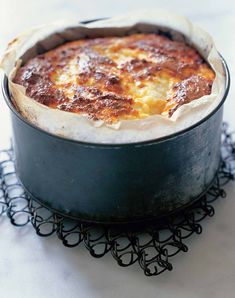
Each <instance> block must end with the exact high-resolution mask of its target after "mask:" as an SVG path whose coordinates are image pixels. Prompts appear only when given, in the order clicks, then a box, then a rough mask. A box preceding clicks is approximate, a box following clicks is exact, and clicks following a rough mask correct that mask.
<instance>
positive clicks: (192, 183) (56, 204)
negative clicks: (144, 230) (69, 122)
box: [2, 57, 230, 224]
mask: <svg viewBox="0 0 235 298" xmlns="http://www.w3.org/2000/svg"><path fill="white" fill-rule="evenodd" d="M221 59H222V62H223V65H224V71H225V91H224V95H223V98H222V99H221V101H220V104H219V105H218V106H217V107H216V108H215V109H214V110H213V111H212V112H211V113H210V114H208V115H207V117H205V118H204V119H202V120H201V121H199V122H198V123H196V124H195V125H193V126H191V127H188V128H187V129H184V130H182V131H179V132H177V133H174V134H171V135H168V136H166V137H162V138H158V139H154V140H150V141H144V142H138V143H130V144H120V145H119V144H94V143H87V142H79V141H74V140H70V139H67V138H63V137H60V136H57V135H53V134H51V133H48V132H46V131H44V130H42V129H40V128H39V127H37V126H35V125H33V124H31V123H29V122H28V121H27V120H26V119H25V118H23V116H22V115H21V114H20V113H19V112H18V111H17V110H16V109H15V107H14V105H13V103H12V101H11V96H10V93H9V89H8V79H7V77H6V76H5V77H4V79H3V84H2V90H3V95H4V98H5V101H6V103H7V104H8V107H9V108H10V114H11V120H12V127H13V148H14V154H15V161H16V162H15V163H16V171H17V174H18V176H19V178H20V180H21V182H22V184H23V186H24V188H25V190H26V191H27V192H28V193H29V194H30V195H31V196H32V197H33V198H34V199H35V200H36V201H38V202H40V203H41V204H42V205H45V206H46V207H48V208H50V209H52V210H54V211H56V212H58V213H60V214H63V215H65V216H68V217H70V218H76V219H79V220H81V221H88V222H99V223H109V224H110V223H134V222H141V221H145V220H151V219H156V218H158V219H159V218H161V217H164V216H166V215H168V214H170V213H172V212H175V211H177V210H178V209H179V208H183V207H185V206H188V205H189V204H191V203H192V202H194V201H195V200H197V199H198V198H200V196H201V195H202V194H203V193H204V192H205V191H206V190H207V189H208V187H209V186H210V185H211V184H212V182H213V180H214V177H215V175H216V173H217V170H218V168H219V164H220V143H221V124H222V115H223V103H224V101H225V99H226V97H227V94H228V91H229V86H230V75H229V70H228V67H227V65H226V62H225V61H224V59H223V58H222V57H221Z"/></svg>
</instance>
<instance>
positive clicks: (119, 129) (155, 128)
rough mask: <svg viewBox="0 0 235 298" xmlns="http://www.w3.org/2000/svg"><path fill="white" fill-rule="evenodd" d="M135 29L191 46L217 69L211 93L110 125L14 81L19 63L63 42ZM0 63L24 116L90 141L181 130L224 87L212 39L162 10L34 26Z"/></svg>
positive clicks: (198, 116)
mask: <svg viewBox="0 0 235 298" xmlns="http://www.w3.org/2000/svg"><path fill="white" fill-rule="evenodd" d="M136 32H143V33H150V32H151V33H152V32H155V33H161V34H162V33H165V34H169V35H170V36H171V37H172V38H173V39H174V40H183V41H186V42H187V43H188V44H190V45H191V46H193V47H195V48H196V49H197V50H198V51H199V52H200V54H201V55H202V56H203V57H204V59H205V60H206V61H207V62H208V63H209V64H210V65H211V67H212V68H213V70H214V71H215V73H216V78H215V81H214V83H213V86H212V92H211V94H210V95H208V96H203V97H201V98H200V99H197V100H194V101H192V102H191V103H189V104H185V105H183V106H181V107H180V108H179V109H178V110H177V111H176V112H175V113H174V114H173V116H172V117H171V118H165V117H163V116H160V115H153V116H150V117H148V118H145V119H141V120H123V121H120V122H118V123H117V124H115V125H111V126H110V125H106V124H105V123H103V122H102V121H93V120H91V119H89V118H88V117H87V116H85V115H79V114H75V113H69V112H64V111H60V110H57V109H51V108H48V107H47V106H44V105H42V104H40V103H38V102H36V101H35V100H33V99H31V98H29V97H28V96H26V95H25V88H24V87H22V86H20V85H17V84H14V83H13V82H12V79H13V78H14V75H15V72H16V70H17V69H18V67H19V66H20V65H21V64H22V63H24V62H25V61H27V60H28V59H30V58H32V57H34V56H36V55H38V54H41V53H43V52H45V51H48V50H50V49H52V48H55V47H57V46H58V45H60V44H63V43H64V42H66V41H71V40H76V39H81V38H87V37H89V38H92V37H97V36H112V35H113V36H122V35H127V34H133V33H136ZM1 67H2V68H3V69H4V71H5V73H6V75H7V76H8V78H9V87H10V91H11V94H12V98H13V100H14V103H15V105H16V106H17V108H18V110H19V111H20V113H21V114H22V115H23V116H24V117H25V118H27V119H28V120H29V121H30V122H32V123H34V124H36V125H37V126H39V127H41V128H42V129H44V130H46V131H49V132H51V133H53V134H56V135H60V136H63V137H66V138H70V139H74V140H80V141H86V142H91V143H131V142H139V141H144V140H149V139H156V138H159V137H163V136H166V135H169V134H172V133H174V132H177V131H180V130H182V129H184V128H186V127H189V126H191V125H193V124H195V123H196V122H198V121H199V120H201V119H202V118H204V117H205V116H206V115H208V114H209V113H210V112H211V111H212V110H213V109H214V108H215V107H216V106H217V105H218V104H219V103H220V101H221V98H222V95H223V93H224V85H225V83H224V82H225V77H224V70H223V65H222V62H221V59H220V56H219V54H218V52H217V50H216V48H215V45H214V42H213V40H212V38H211V37H210V36H209V35H208V34H207V33H206V32H204V31H203V30H201V29H200V28H198V27H196V26H194V25H193V24H192V23H191V22H190V21H188V20H187V19H185V18H184V17H182V16H179V15H176V14H173V13H169V12H166V11H151V12H149V11H145V12H143V11H142V12H135V13H130V14H126V15H124V16H119V17H114V18H111V19H107V20H101V21H97V22H93V23H91V24H88V25H78V24H74V23H73V24H71V23H67V22H57V23H53V24H49V25H45V26H41V27H38V28H35V29H33V30H30V31H28V32H26V33H24V34H22V35H21V36H19V37H17V38H16V39H15V40H14V41H12V42H11V43H10V44H9V47H8V49H7V50H6V52H5V55H4V57H3V58H2V61H1Z"/></svg>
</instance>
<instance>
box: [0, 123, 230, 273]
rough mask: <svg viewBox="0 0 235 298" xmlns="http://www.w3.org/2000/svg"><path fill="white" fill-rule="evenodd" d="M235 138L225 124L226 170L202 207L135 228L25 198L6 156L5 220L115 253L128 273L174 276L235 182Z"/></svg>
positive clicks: (1, 162) (1, 169) (0, 179)
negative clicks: (71, 215) (179, 259)
mask: <svg viewBox="0 0 235 298" xmlns="http://www.w3.org/2000/svg"><path fill="white" fill-rule="evenodd" d="M234 139H235V136H234V134H233V133H231V132H230V133H229V132H228V125H227V124H226V123H224V124H223V127H222V142H221V144H222V145H221V156H222V158H221V164H220V169H219V171H218V173H217V175H216V178H215V180H214V183H213V185H212V186H211V187H210V188H209V189H208V191H207V192H206V194H204V195H203V196H202V197H200V198H199V199H198V200H197V202H196V203H194V204H193V205H191V206H189V207H187V208H186V209H184V210H182V211H180V212H179V213H177V214H174V215H171V216H169V217H167V218H165V219H164V220H162V221H156V222H151V223H148V224H142V225H132V226H128V225H125V226H123V225H122V226H102V225H97V224H86V223H82V222H79V221H74V220H71V219H68V218H66V217H63V216H61V215H59V214H56V213H54V212H52V211H50V210H49V209H47V208H45V207H43V206H41V205H39V204H38V203H36V202H35V201H33V199H32V198H31V197H30V196H29V195H28V194H26V193H25V191H24V189H23V188H22V186H21V183H20V181H19V179H18V177H17V175H16V172H15V166H14V154H13V149H10V150H2V151H0V216H2V217H3V216H5V217H7V218H8V219H9V220H10V223H11V224H12V225H14V226H16V227H23V226H25V225H27V224H31V225H32V227H33V228H34V229H35V232H36V233H37V235H39V236H42V237H48V236H51V235H52V234H56V235H57V237H58V239H59V240H60V241H61V242H62V243H63V245H65V246H67V247H76V246H78V245H81V244H83V245H84V246H85V247H86V248H87V250H88V251H89V253H90V254H91V256H93V257H96V258H101V257H103V256H104V255H106V254H107V253H111V255H112V256H113V258H114V259H115V260H116V261H117V263H118V265H120V266H122V267H127V266H131V265H133V264H134V263H137V264H139V266H140V268H141V269H142V270H143V272H144V274H145V275H147V276H156V275H159V274H161V273H163V272H164V271H167V270H172V269H173V266H172V258H173V257H174V256H176V255H177V254H179V253H180V252H186V251H188V246H187V245H186V244H185V242H186V239H187V238H189V237H191V236H193V234H200V233H201V232H202V225H201V222H202V221H203V220H204V219H205V218H208V217H212V216H213V215H214V213H215V210H214V207H213V202H214V201H215V200H217V199H219V198H225V196H226V193H225V191H224V189H223V187H224V185H226V184H227V183H228V182H229V181H231V180H234V178H235V141H234Z"/></svg>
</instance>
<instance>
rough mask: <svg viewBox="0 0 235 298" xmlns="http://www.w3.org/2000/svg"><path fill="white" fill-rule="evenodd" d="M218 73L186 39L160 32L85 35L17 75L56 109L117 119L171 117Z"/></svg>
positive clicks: (30, 91)
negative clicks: (128, 34) (177, 38)
mask: <svg viewBox="0 0 235 298" xmlns="http://www.w3.org/2000/svg"><path fill="white" fill-rule="evenodd" d="M214 78H215V73H214V71H213V70H212V69H211V67H210V66H209V65H208V64H207V63H206V62H205V61H204V59H203V58H202V57H201V56H200V54H199V53H198V52H197V51H196V50H195V49H194V48H192V47H190V46H188V45H187V44H186V43H185V42H180V41H174V40H171V39H170V38H168V37H166V36H163V35H158V34H132V35H130V36H123V37H103V38H93V39H83V40H77V41H72V42H68V43H65V44H64V45H62V46H59V47H57V48H55V49H53V50H51V51H48V52H46V53H44V54H41V55H37V56H36V57H34V58H32V59H30V60H29V61H27V63H26V64H25V65H24V66H22V67H20V68H19V69H18V71H17V73H16V76H15V78H14V80H13V82H14V83H16V84H19V85H22V86H24V87H25V88H26V95H27V96H29V97H30V98H33V99H34V100H36V101H37V102H39V103H41V104H43V105H46V106H48V107H50V108H53V109H59V110H62V111H67V112H72V113H79V114H82V115H86V116H88V117H90V118H91V119H93V120H95V121H97V120H102V121H104V122H105V123H107V124H113V123H116V122H117V121H120V120H123V119H125V120H130V119H142V118H146V117H149V116H150V115H155V114H158V115H162V116H164V117H171V116H172V115H173V113H174V112H175V111H176V110H177V109H178V108H179V107H180V106H182V105H184V104H186V103H189V102H191V101H193V100H195V99H198V98H200V97H202V96H204V95H209V94H210V93H211V87H212V83H213V80H214Z"/></svg>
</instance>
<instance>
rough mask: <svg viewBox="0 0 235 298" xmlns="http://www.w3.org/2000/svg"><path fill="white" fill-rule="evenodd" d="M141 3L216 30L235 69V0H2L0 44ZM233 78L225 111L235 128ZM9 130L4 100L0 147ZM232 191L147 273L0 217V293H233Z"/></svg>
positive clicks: (187, 297)
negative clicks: (181, 247)
mask: <svg viewBox="0 0 235 298" xmlns="http://www.w3.org/2000/svg"><path fill="white" fill-rule="evenodd" d="M142 8H145V9H146V8H150V9H151V8H166V9H170V10H175V11H177V12H180V13H182V14H185V15H186V16H188V17H189V18H190V19H191V20H193V21H194V22H196V23H197V24H198V25H200V26H201V27H203V28H204V29H206V30H207V31H208V32H210V33H211V34H212V35H213V37H214V39H215V41H216V44H217V47H218V49H219V51H220V52H221V53H222V54H223V56H224V57H225V59H226V60H227V62H228V64H229V67H230V71H231V75H232V79H233V77H234V70H235V38H234V30H235V29H234V28H235V2H234V1H233V0H224V1H221V0H213V1H209V0H204V1H203V0H197V1H189V0H175V1H167V0H155V1H154V0H152V1H151V0H144V1H139V0H136V1H131V0H119V1H111V0H106V1H105V0H102V1H101V0H99V1H95V0H94V1H91V0H85V1H79V0H77V1H75V0H70V1H69V0H47V1H46V0H39V1H32V0H31V1H29V0H24V1H17V0H0V36H1V42H0V52H1V53H2V51H3V49H4V47H5V46H6V44H7V42H8V41H9V40H10V39H11V38H13V37H14V36H15V35H16V34H18V33H20V32H21V31H23V30H25V29H27V28H29V27H31V26H33V25H38V24H41V23H46V22H50V21H53V20H57V19H61V18H63V19H64V18H69V19H79V20H81V19H89V18H96V17H102V16H112V15H115V14H117V13H122V12H126V11H129V10H133V9H142ZM234 96H235V88H234V86H233V84H232V86H231V91H230V95H229V97H228V100H227V101H226V104H225V113H224V119H225V120H226V121H228V122H229V123H230V127H231V128H232V129H235V120H234V118H235V99H234ZM9 137H10V121H9V117H8V110H7V108H6V105H5V103H4V102H3V100H0V148H3V147H4V148H6V146H7V145H8V143H9ZM226 191H227V199H220V200H219V201H218V202H216V204H215V207H216V215H215V216H214V217H213V218H211V219H209V220H206V221H204V223H203V233H202V234H201V235H200V236H194V237H192V238H191V239H190V240H189V241H188V242H187V244H189V248H190V249H189V252H187V253H182V254H180V255H178V256H176V257H175V258H174V259H173V266H174V270H173V271H172V272H167V273H165V274H163V275H161V276H159V277H153V278H147V277H145V276H144V275H143V273H142V271H141V270H140V269H139V267H138V266H137V265H134V266H132V267H129V268H121V267H119V266H118V265H117V264H116V263H115V261H114V260H113V259H112V257H111V256H110V255H107V256H105V257H104V258H101V259H94V258H92V257H91V256H90V255H89V253H88V251H86V249H85V248H83V247H82V245H81V246H80V247H77V248H72V249H69V248H65V247H63V246H62V244H61V243H60V242H59V240H58V239H57V238H56V237H49V238H40V237H38V236H36V235H35V232H34V231H33V229H32V227H31V226H30V225H28V226H26V227H24V228H15V227H13V226H12V225H11V224H10V223H9V221H8V220H7V219H6V218H2V219H0V297H1V298H41V297H46V298H47V297H48V298H64V297H66V298H75V297H76V298H77V297H79V298H85V297H86V298H88V297H89V298H90V297H91V298H93V297H94V298H101V297H102V298H103V297H104V298H105V297H130V298H131V297H146V298H147V297H161V298H170V297H174V298H177V297H180V298H198V297H202V298H210V297H213V298H221V297H223V298H232V297H235V221H234V213H235V183H230V184H229V185H228V186H227V187H226Z"/></svg>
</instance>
